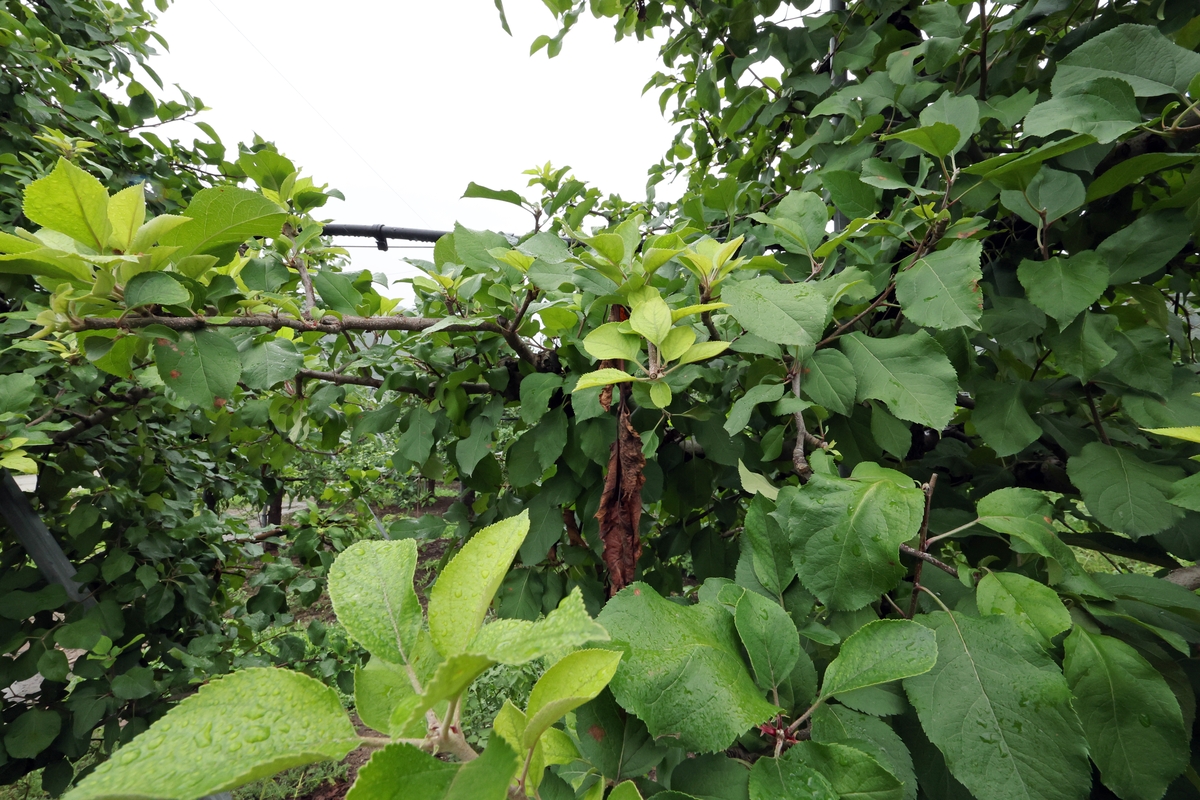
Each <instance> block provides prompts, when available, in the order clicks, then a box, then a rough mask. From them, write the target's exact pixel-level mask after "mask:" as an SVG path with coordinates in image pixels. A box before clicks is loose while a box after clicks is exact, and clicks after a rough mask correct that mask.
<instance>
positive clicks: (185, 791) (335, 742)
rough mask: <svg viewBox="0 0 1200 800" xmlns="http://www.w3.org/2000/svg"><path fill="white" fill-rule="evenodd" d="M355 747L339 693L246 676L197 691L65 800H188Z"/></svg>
mask: <svg viewBox="0 0 1200 800" xmlns="http://www.w3.org/2000/svg"><path fill="white" fill-rule="evenodd" d="M251 715H253V717H252V716H251ZM283 720H288V721H289V723H290V726H289V730H288V731H287V732H284V731H283V730H282V726H281V725H280V724H279V723H281V722H283ZM214 734H219V735H214ZM358 743H359V742H358V736H357V734H355V732H354V726H353V725H351V724H350V720H349V718H348V717H347V716H346V712H345V710H344V709H343V708H342V704H341V701H340V700H338V696H337V692H335V691H333V690H332V689H330V688H328V687H326V686H323V685H322V684H321V683H320V682H319V681H316V680H314V679H312V678H310V677H308V676H306V675H302V674H300V673H298V672H291V671H289V670H284V669H247V670H243V671H241V672H236V673H234V674H232V675H228V676H226V677H223V678H218V679H217V680H214V681H213V682H212V683H210V684H208V685H207V686H203V687H201V688H200V691H199V692H197V693H196V694H194V695H192V696H191V697H189V698H187V699H186V700H184V701H183V702H182V703H180V704H179V705H177V706H176V707H175V708H173V709H171V710H170V711H169V712H167V714H166V716H164V717H163V718H162V719H160V720H159V721H158V722H155V723H154V724H153V725H151V726H150V728H149V729H148V730H147V731H145V732H144V733H142V734H141V735H140V736H137V737H135V738H134V739H133V741H131V742H130V743H129V744H127V745H125V746H124V747H122V748H121V750H120V751H119V752H118V755H117V757H115V758H113V759H110V760H109V761H106V762H104V763H102V764H100V765H99V766H98V767H97V768H96V770H95V771H94V772H92V774H90V775H88V776H87V777H86V778H84V779H83V780H82V781H81V782H80V783H79V785H78V786H76V787H75V788H74V789H73V790H71V792H70V793H69V794H68V795H67V798H69V799H70V800H101V798H121V797H129V796H132V795H140V796H143V797H161V798H171V799H172V800H176V799H177V800H194V798H197V797H202V796H204V795H209V794H215V793H217V792H223V791H228V790H229V789H233V788H235V787H237V786H242V785H243V784H246V783H249V782H250V781H253V780H257V779H258V778H262V777H266V776H268V775H274V774H275V773H276V772H279V771H280V770H283V769H287V768H289V767H298V766H301V765H304V764H311V763H312V762H314V761H322V760H324V759H333V760H338V759H341V758H343V757H344V756H345V755H346V754H347V753H349V752H350V751H351V750H353V749H354V748H355V747H357V746H358Z"/></svg>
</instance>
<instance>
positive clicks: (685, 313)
mask: <svg viewBox="0 0 1200 800" xmlns="http://www.w3.org/2000/svg"><path fill="white" fill-rule="evenodd" d="M728 307H729V304H728V303H702V304H700V305H695V306H684V307H683V308H677V309H675V310H674V311H672V312H671V321H672V322H679V320H681V319H683V318H684V317H690V316H691V315H692V314H703V313H704V312H705V311H717V310H719V309H722V308H728Z"/></svg>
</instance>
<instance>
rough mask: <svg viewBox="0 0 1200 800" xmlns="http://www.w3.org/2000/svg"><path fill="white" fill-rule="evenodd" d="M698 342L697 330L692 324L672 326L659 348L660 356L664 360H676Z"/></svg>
mask: <svg viewBox="0 0 1200 800" xmlns="http://www.w3.org/2000/svg"><path fill="white" fill-rule="evenodd" d="M695 343H696V331H695V329H693V328H692V327H691V326H690V325H687V326H680V327H678V328H672V329H671V331H670V333H668V334H667V337H666V338H665V339H663V342H662V346H661V347H659V348H658V357H659V360H660V361H662V362H668V361H675V360H676V359H678V358H680V357H681V356H683V354H684V353H686V352H687V351H688V350H689V349H691V347H692V345H694V344H695Z"/></svg>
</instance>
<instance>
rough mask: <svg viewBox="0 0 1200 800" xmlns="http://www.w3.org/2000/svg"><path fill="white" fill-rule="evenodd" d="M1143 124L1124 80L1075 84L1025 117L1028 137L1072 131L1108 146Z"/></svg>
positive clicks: (1101, 80)
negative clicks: (1087, 135) (1093, 138)
mask: <svg viewBox="0 0 1200 800" xmlns="http://www.w3.org/2000/svg"><path fill="white" fill-rule="evenodd" d="M1141 122H1142V115H1141V112H1139V111H1138V107H1137V101H1136V100H1135V99H1134V96H1133V87H1132V86H1130V85H1129V84H1128V83H1126V82H1125V81H1123V80H1118V79H1116V78H1107V77H1100V78H1094V79H1092V80H1089V81H1083V82H1081V83H1073V84H1071V85H1070V86H1067V87H1066V88H1065V89H1063V90H1062V91H1058V92H1055V94H1054V97H1053V98H1051V99H1050V100H1047V101H1046V102H1044V103H1039V104H1038V105H1036V106H1034V107H1033V108H1032V109H1031V110H1030V111H1029V113H1028V114H1027V115H1026V116H1025V126H1024V127H1025V133H1026V134H1028V135H1030V136H1049V135H1050V134H1052V133H1054V132H1056V131H1073V132H1075V133H1086V134H1089V135H1091V136H1094V137H1096V141H1098V142H1100V143H1101V144H1107V143H1109V142H1111V141H1113V140H1114V139H1116V138H1117V137H1118V136H1121V135H1122V134H1125V133H1128V132H1129V131H1131V130H1133V129H1134V128H1136V127H1137V126H1138V125H1140V124H1141Z"/></svg>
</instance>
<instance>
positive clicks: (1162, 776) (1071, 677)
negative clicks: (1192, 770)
mask: <svg viewBox="0 0 1200 800" xmlns="http://www.w3.org/2000/svg"><path fill="white" fill-rule="evenodd" d="M1065 647H1066V656H1065V658H1064V659H1063V672H1064V673H1065V674H1066V678H1067V684H1068V685H1069V686H1070V687H1071V692H1072V693H1073V694H1074V696H1075V708H1076V709H1077V710H1078V711H1079V718H1080V719H1081V720H1082V722H1083V731H1084V733H1085V734H1086V736H1087V742H1088V750H1089V752H1090V753H1091V756H1092V760H1093V761H1095V762H1096V766H1098V767H1099V768H1100V779H1101V780H1102V781H1103V782H1104V785H1105V786H1107V787H1108V788H1109V789H1111V790H1112V791H1113V792H1114V793H1115V794H1116V795H1117V796H1118V797H1120V798H1122V800H1157V799H1158V798H1160V797H1162V795H1163V792H1165V791H1166V788H1167V785H1168V784H1170V783H1171V781H1172V780H1173V779H1175V778H1176V777H1178V776H1179V774H1180V773H1182V772H1183V770H1184V768H1185V767H1186V766H1187V763H1188V738H1189V735H1188V732H1187V730H1185V728H1184V724H1183V714H1182V713H1181V711H1180V709H1179V702H1178V701H1177V700H1176V699H1175V695H1174V693H1172V692H1171V688H1170V687H1169V686H1168V685H1167V682H1166V681H1165V680H1164V679H1163V676H1162V675H1161V674H1159V671H1158V670H1157V669H1155V668H1154V667H1153V666H1151V664H1150V663H1149V662H1148V661H1146V659H1144V658H1143V657H1142V656H1141V655H1139V654H1138V652H1137V651H1136V650H1134V649H1133V648H1132V647H1130V646H1129V645H1127V644H1125V643H1124V642H1122V641H1120V640H1119V639H1114V638H1112V637H1110V636H1101V635H1100V634H1097V633H1089V632H1088V631H1086V630H1085V629H1083V628H1082V627H1078V626H1077V627H1076V628H1075V630H1074V631H1072V632H1071V635H1070V636H1068V637H1067V640H1066V642H1065Z"/></svg>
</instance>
